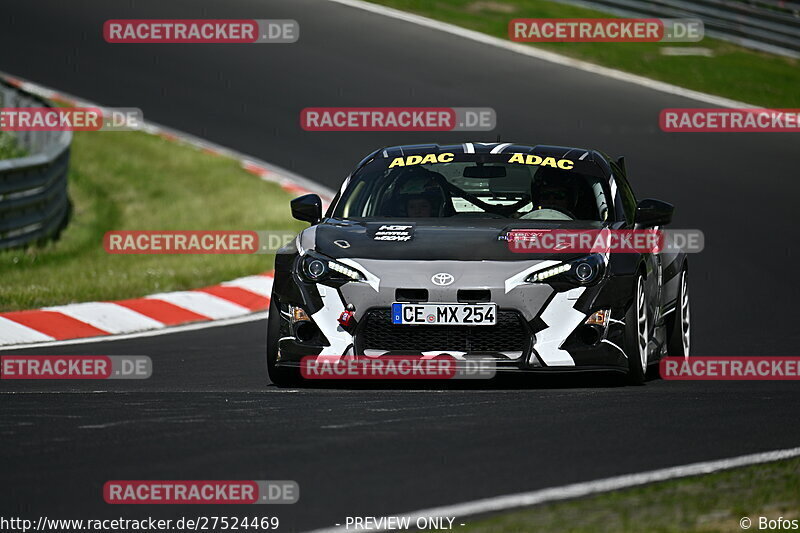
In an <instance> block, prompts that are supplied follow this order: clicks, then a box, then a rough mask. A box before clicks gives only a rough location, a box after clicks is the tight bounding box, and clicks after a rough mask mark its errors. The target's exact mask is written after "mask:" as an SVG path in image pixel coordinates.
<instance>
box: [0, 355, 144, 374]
mask: <svg viewBox="0 0 800 533" xmlns="http://www.w3.org/2000/svg"><path fill="white" fill-rule="evenodd" d="M152 374H153V362H152V361H151V359H150V358H149V357H148V356H146V355H2V356H0V379H4V380H28V379H147V378H149V377H150V376H151V375H152Z"/></svg>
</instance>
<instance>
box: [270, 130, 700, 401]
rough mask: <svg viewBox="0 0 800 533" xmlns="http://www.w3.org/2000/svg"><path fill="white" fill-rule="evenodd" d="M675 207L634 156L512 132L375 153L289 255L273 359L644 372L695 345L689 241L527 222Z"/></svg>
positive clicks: (296, 210) (570, 221)
mask: <svg viewBox="0 0 800 533" xmlns="http://www.w3.org/2000/svg"><path fill="white" fill-rule="evenodd" d="M672 212H673V207H672V206H671V205H670V204H667V203H665V202H661V201H658V200H652V199H647V200H642V201H640V202H637V200H636V197H635V196H634V193H633V191H632V189H631V187H630V185H629V184H628V178H627V176H626V174H625V165H624V161H623V160H622V159H619V160H616V161H615V160H612V159H611V158H609V157H608V156H606V155H604V154H603V153H601V152H599V151H596V150H585V149H580V148H565V147H555V146H525V145H516V144H511V143H502V144H501V143H464V144H459V145H451V146H439V145H433V144H432V145H415V146H395V147H391V148H384V149H380V150H377V151H375V152H374V153H372V154H370V155H369V156H367V157H366V158H365V159H364V160H363V161H361V163H359V165H358V167H357V168H356V169H355V170H354V171H353V173H352V174H351V175H349V176H348V177H347V178H346V179H345V180H344V183H343V184H342V186H341V188H340V190H339V192H338V194H337V195H336V197H335V198H334V199H333V201H332V203H331V204H330V206H329V207H328V208H327V212H326V213H325V214H323V212H322V203H321V201H320V198H319V197H318V196H316V195H313V194H309V195H305V196H302V197H300V198H297V199H295V200H293V201H292V213H293V216H294V217H295V218H298V219H300V220H304V221H308V222H310V223H311V227H309V228H307V229H306V230H304V231H302V232H301V233H300V234H299V235H298V236H297V238H296V239H295V241H294V242H293V243H291V244H290V245H289V246H286V247H284V248H282V249H281V250H279V252H278V254H277V256H276V259H275V282H274V286H273V292H272V300H271V303H270V311H269V325H268V341H267V366H268V370H269V375H270V378H271V380H272V381H273V382H274V383H275V384H277V385H278V386H292V385H297V384H298V383H299V382H300V381H301V378H300V373H299V366H300V360H301V359H302V358H303V357H307V356H318V357H320V356H324V357H327V358H331V357H333V358H334V359H336V358H342V359H345V360H347V359H348V358H353V357H371V358H376V357H381V356H385V355H388V356H394V355H404V356H405V355H407V356H422V357H426V356H432V355H441V354H447V355H449V356H452V357H454V358H457V359H466V360H469V359H470V358H473V357H480V358H484V359H485V358H491V359H492V360H493V361H494V362H495V363H496V368H497V370H498V371H517V372H522V371H565V370H598V369H603V370H609V369H611V370H618V371H622V372H625V373H626V374H627V376H628V380H629V381H630V382H631V383H642V382H643V381H644V380H645V375H646V372H647V367H648V365H650V364H654V363H657V361H658V360H659V358H660V357H662V356H663V355H665V354H667V353H669V354H670V355H676V356H688V354H689V293H688V285H687V273H688V265H687V257H686V255H685V253H683V252H682V251H680V250H669V249H668V250H661V251H658V250H655V251H647V250H643V251H637V252H635V253H632V252H631V251H630V250H626V251H623V252H619V253H618V252H617V251H615V250H614V249H610V250H609V249H606V250H601V251H593V252H588V253H587V252H586V251H579V252H576V251H574V250H572V251H570V250H564V249H555V250H549V251H542V250H534V251H527V250H526V249H524V248H521V249H520V248H519V247H518V248H516V249H515V248H514V247H513V246H511V244H513V243H514V242H516V239H517V236H519V235H523V234H525V232H531V231H533V234H536V232H537V231H538V232H550V231H556V230H558V231H562V232H564V231H573V232H577V233H579V234H580V233H581V232H594V234H598V233H602V232H616V231H629V230H643V229H648V228H661V227H662V226H664V225H666V224H669V223H670V221H671V218H672Z"/></svg>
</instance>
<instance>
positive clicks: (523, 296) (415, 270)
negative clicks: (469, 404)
mask: <svg viewBox="0 0 800 533" xmlns="http://www.w3.org/2000/svg"><path fill="white" fill-rule="evenodd" d="M406 263H408V264H406ZM537 263H540V262H537V261H532V262H511V263H509V262H483V261H482V262H474V263H473V264H471V265H468V268H467V267H465V264H464V262H449V261H426V262H420V261H394V262H392V268H391V269H388V270H386V266H385V264H386V262H382V261H367V260H352V261H351V265H352V266H353V268H358V269H359V270H361V271H362V272H366V273H367V274H368V278H369V279H370V281H371V282H370V283H355V282H351V283H344V284H339V285H325V284H321V283H311V282H308V281H306V280H304V279H303V278H301V277H300V276H298V275H297V274H292V275H291V276H286V278H287V279H286V281H287V283H283V284H282V285H283V290H282V291H281V290H278V291H277V296H276V297H277V298H278V301H279V306H280V307H281V309H282V312H281V320H282V333H281V339H280V341H279V358H278V364H280V365H296V364H299V362H300V360H301V359H302V358H303V357H306V356H312V355H324V356H340V357H349V356H354V355H367V356H380V355H421V356H431V355H437V354H449V355H451V356H453V357H456V358H470V357H487V356H489V357H492V358H493V359H495V360H496V362H497V369H498V371H533V370H539V371H550V370H553V371H556V370H560V371H564V370H572V369H578V368H580V369H585V370H589V369H595V368H597V369H609V368H610V369H621V370H624V369H627V366H628V364H627V358H626V356H625V354H624V352H623V349H622V347H623V346H624V345H623V339H624V322H623V321H624V314H625V309H626V303H627V300H626V299H625V298H624V297H622V298H620V297H619V296H614V294H613V293H614V291H611V290H609V286H612V285H613V284H612V283H609V282H608V281H603V282H601V283H599V284H597V285H595V286H592V287H580V288H576V289H573V290H570V291H562V292H557V291H555V290H554V289H553V288H552V287H550V286H549V285H547V284H531V283H525V282H524V278H525V277H526V276H527V274H524V273H525V272H527V271H530V270H531V269H533V270H535V268H536V264H537ZM381 268H383V269H384V270H382V269H381ZM443 271H444V272H455V273H456V283H454V284H453V286H451V287H436V286H434V285H433V284H432V283H431V277H432V275H433V274H435V273H437V272H443ZM289 278H290V279H289ZM492 280H494V281H493V282H492ZM280 288H281V285H276V289H280ZM408 289H416V290H419V289H425V291H426V292H427V301H429V302H456V301H463V299H461V297H460V295H462V294H464V292H463V291H470V290H473V291H474V290H481V291H485V292H486V293H488V294H489V298H490V300H489V301H492V302H494V303H497V304H498V324H497V325H495V326H429V325H421V326H409V325H402V326H399V325H394V324H391V321H390V317H389V306H390V305H391V303H392V302H393V301H397V296H398V294H401V293H400V292H399V291H403V290H408ZM616 292H618V291H616ZM349 304H351V305H353V306H354V307H355V310H356V311H355V314H356V323H355V325H354V326H353V327H349V328H343V327H342V326H341V325H340V324H339V323H338V317H339V315H340V314H341V312H342V311H344V310H345V308H346V306H347V305H349ZM289 305H294V306H299V307H301V308H303V309H304V310H305V311H306V313H307V314H308V315H309V317H310V319H311V320H310V325H311V327H306V328H305V332H304V333H303V334H302V335H299V334H298V331H297V328H298V324H296V323H291V321H290V317H289V314H290V313H289V312H288V306H289ZM598 309H611V320H610V321H609V323H608V324H607V325H606V326H605V327H604V328H601V331H596V330H595V331H593V332H589V331H587V328H589V326H586V325H584V323H585V321H586V319H587V318H588V317H589V315H591V314H592V313H593V312H594V311H596V310H598ZM312 333H313V334H312Z"/></svg>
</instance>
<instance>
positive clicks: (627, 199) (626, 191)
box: [612, 165, 636, 224]
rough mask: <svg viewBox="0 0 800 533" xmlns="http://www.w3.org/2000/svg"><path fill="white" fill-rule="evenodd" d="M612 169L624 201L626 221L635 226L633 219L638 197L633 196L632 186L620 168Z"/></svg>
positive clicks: (614, 167) (623, 207)
mask: <svg viewBox="0 0 800 533" xmlns="http://www.w3.org/2000/svg"><path fill="white" fill-rule="evenodd" d="M612 169H613V171H614V181H615V182H616V184H617V191H618V192H619V196H620V198H621V199H622V210H623V212H624V213H625V220H627V221H628V223H629V224H633V217H634V215H635V214H636V197H635V196H634V195H633V191H632V190H631V186H630V185H628V180H626V179H625V178H624V177H623V176H622V173H621V172H620V171H619V168H618V167H617V166H616V165H614V166H612ZM615 200H616V199H615Z"/></svg>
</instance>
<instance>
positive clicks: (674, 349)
mask: <svg viewBox="0 0 800 533" xmlns="http://www.w3.org/2000/svg"><path fill="white" fill-rule="evenodd" d="M679 283H680V285H678V297H677V299H676V301H675V312H674V313H673V314H672V316H671V317H670V318H669V320H667V335H668V337H667V355H670V356H675V357H689V341H690V326H691V321H690V319H689V281H688V279H687V271H686V269H683V270H682V271H681V277H680V282H679Z"/></svg>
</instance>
